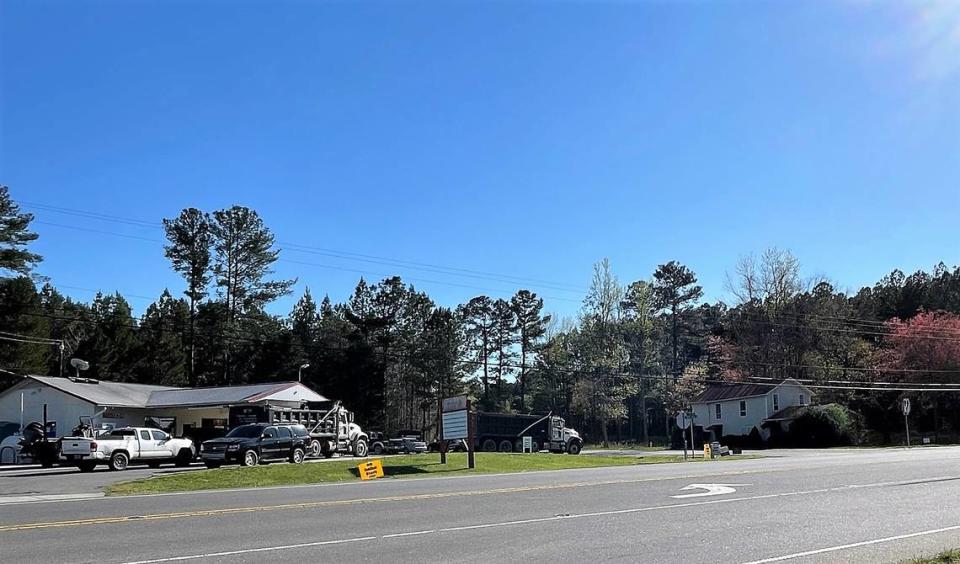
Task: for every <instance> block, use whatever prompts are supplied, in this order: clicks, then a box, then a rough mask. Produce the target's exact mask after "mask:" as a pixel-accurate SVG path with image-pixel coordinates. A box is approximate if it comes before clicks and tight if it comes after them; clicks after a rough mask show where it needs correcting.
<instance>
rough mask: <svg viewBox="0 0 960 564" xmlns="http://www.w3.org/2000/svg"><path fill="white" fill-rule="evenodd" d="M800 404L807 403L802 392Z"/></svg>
mask: <svg viewBox="0 0 960 564" xmlns="http://www.w3.org/2000/svg"><path fill="white" fill-rule="evenodd" d="M800 405H807V400H806V399H805V398H804V397H803V394H800Z"/></svg>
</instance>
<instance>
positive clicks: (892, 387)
mask: <svg viewBox="0 0 960 564" xmlns="http://www.w3.org/2000/svg"><path fill="white" fill-rule="evenodd" d="M25 314H27V315H38V316H42V317H49V318H55V319H64V320H68V321H79V322H83V323H93V324H96V323H97V321H96V320H86V319H79V318H71V317H59V316H54V315H51V314H30V313H29V312H25ZM162 322H163V320H161V323H162ZM125 327H128V328H130V329H133V330H144V329H151V328H149V327H146V326H142V325H127V326H125ZM160 329H161V330H163V329H164V328H163V327H161V328H160ZM168 330H169V331H170V332H172V333H178V334H180V335H186V331H185V330H179V331H178V330H176V329H175V328H174V329H168ZM197 334H198V335H201V336H208V337H216V338H219V339H223V340H227V341H235V342H236V341H239V342H250V343H255V344H262V343H263V342H264V341H265V340H266V339H264V338H249V337H243V336H239V335H224V334H220V333H215V332H212V331H200V332H198V333H197ZM241 335H242V333H241ZM313 346H314V348H316V349H318V350H325V351H335V352H345V351H348V350H349V349H346V348H343V347H331V346H327V345H320V344H314V345H313ZM371 348H372V350H370V351H367V354H370V355H372V356H376V357H379V358H382V359H389V360H394V361H410V360H411V359H415V360H424V359H426V360H430V357H425V356H424V355H422V354H420V355H417V354H410V353H399V352H391V351H383V350H379V351H378V350H376V349H375V348H373V347H371ZM433 360H449V361H452V362H455V363H461V364H472V365H474V366H478V367H479V366H482V365H483V364H484V361H482V360H479V359H475V358H466V357H463V356H459V357H452V358H448V359H443V358H440V357H433ZM486 365H487V367H488V368H491V369H494V370H496V371H498V372H500V371H502V370H522V369H523V368H526V369H529V370H535V369H536V366H535V365H531V366H526V367H524V366H522V365H518V364H509V363H501V362H490V361H487V362H486ZM796 366H800V365H796ZM864 370H866V369H864ZM894 370H895V371H899V369H894ZM870 371H878V372H884V371H886V370H885V369H882V368H877V369H871V370H870ZM555 372H556V373H558V374H561V375H567V376H590V375H606V376H620V377H624V378H631V379H635V380H646V381H651V380H652V381H669V382H675V381H676V378H674V377H673V376H672V375H668V374H663V375H651V374H644V373H642V372H632V371H618V372H610V371H601V372H596V371H594V370H590V369H586V370H577V369H561V370H555ZM787 379H792V380H797V381H798V382H810V384H809V385H807V387H810V388H820V389H832V390H854V391H912V392H931V391H943V392H955V391H960V388H955V389H954V388H947V387H948V386H958V385H960V384H958V383H956V382H946V383H944V382H920V383H913V382H911V383H903V382H875V381H857V380H816V379H810V378H795V377H784V378H780V379H776V378H770V377H762V376H747V377H746V378H745V379H744V381H742V382H739V383H743V382H746V383H751V384H757V385H769V386H778V385H780V384H781V383H782V382H783V381H784V380H787ZM765 380H766V381H765ZM699 381H700V382H703V383H708V384H736V383H738V382H731V381H727V380H717V379H700V380H699ZM805 385H806V384H805Z"/></svg>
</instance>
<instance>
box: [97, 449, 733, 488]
mask: <svg viewBox="0 0 960 564" xmlns="http://www.w3.org/2000/svg"><path fill="white" fill-rule="evenodd" d="M737 458H741V457H737ZM382 460H383V472H384V474H385V477H386V478H410V477H416V476H430V475H433V476H452V475H461V474H490V473H509V472H531V471H536V470H562V469H570V468H597V467H601V466H633V465H641V464H662V463H665V462H680V461H682V460H683V457H682V456H656V455H651V456H645V457H642V458H638V457H633V456H587V455H580V456H570V455H563V454H546V453H541V454H533V455H530V454H503V453H494V452H478V453H477V454H476V468H474V469H473V470H470V469H468V468H467V455H466V453H451V454H449V455H447V464H446V465H443V464H440V456H439V455H437V454H419V455H408V456H388V457H384V458H383V459H382ZM699 461H702V459H698V462H699ZM361 462H363V461H361V460H355V459H352V458H347V459H345V460H336V461H332V462H316V463H305V464H285V463H278V464H270V465H266V466H258V467H256V468H238V467H225V468H220V469H217V470H198V471H193V472H179V473H176V474H169V475H166V476H155V477H152V478H145V479H141V480H133V481H129V482H120V483H117V484H114V485H112V486H109V487H107V489H106V493H107V495H133V494H150V493H167V492H183V491H197V490H216V489H226V488H256V487H265V486H283V485H296V484H317V483H323V482H355V481H358V480H359V479H360V478H359V473H358V471H357V465H358V464H359V463H361Z"/></svg>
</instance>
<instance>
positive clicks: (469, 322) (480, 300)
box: [457, 296, 495, 407]
mask: <svg viewBox="0 0 960 564" xmlns="http://www.w3.org/2000/svg"><path fill="white" fill-rule="evenodd" d="M457 313H458V317H459V318H460V319H461V320H462V323H463V324H464V326H465V328H466V335H467V339H468V342H469V345H468V348H469V350H470V351H471V352H473V354H474V355H475V357H476V359H477V364H478V366H479V369H481V370H482V376H481V378H480V384H481V387H482V388H483V400H484V404H485V405H484V407H488V406H487V405H486V404H487V403H488V402H489V399H490V366H489V365H490V356H491V355H492V354H493V352H494V350H495V349H494V345H495V341H494V339H493V332H494V319H493V301H492V300H491V299H490V298H488V297H487V296H477V297H475V298H473V299H471V300H470V301H469V302H467V303H466V304H463V305H461V306H460V307H459V308H457Z"/></svg>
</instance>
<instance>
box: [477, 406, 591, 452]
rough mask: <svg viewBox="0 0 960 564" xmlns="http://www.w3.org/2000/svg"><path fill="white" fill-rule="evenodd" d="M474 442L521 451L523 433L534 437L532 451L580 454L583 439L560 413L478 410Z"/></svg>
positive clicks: (488, 448) (493, 448) (489, 447)
mask: <svg viewBox="0 0 960 564" xmlns="http://www.w3.org/2000/svg"><path fill="white" fill-rule="evenodd" d="M476 418H477V419H476V427H475V428H476V432H475V435H474V446H475V448H476V449H477V450H482V451H485V452H496V451H500V452H522V450H523V437H531V438H532V439H533V451H534V452H537V451H540V450H549V451H550V452H557V453H563V452H566V453H569V454H580V449H582V448H583V439H582V438H581V437H580V433H578V432H577V431H576V430H575V429H571V428H569V427H567V426H566V422H565V421H564V420H563V418H562V417H559V416H557V415H553V414H552V413H548V414H547V415H521V414H516V415H514V414H509V413H486V412H482V411H481V412H477V414H476Z"/></svg>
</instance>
